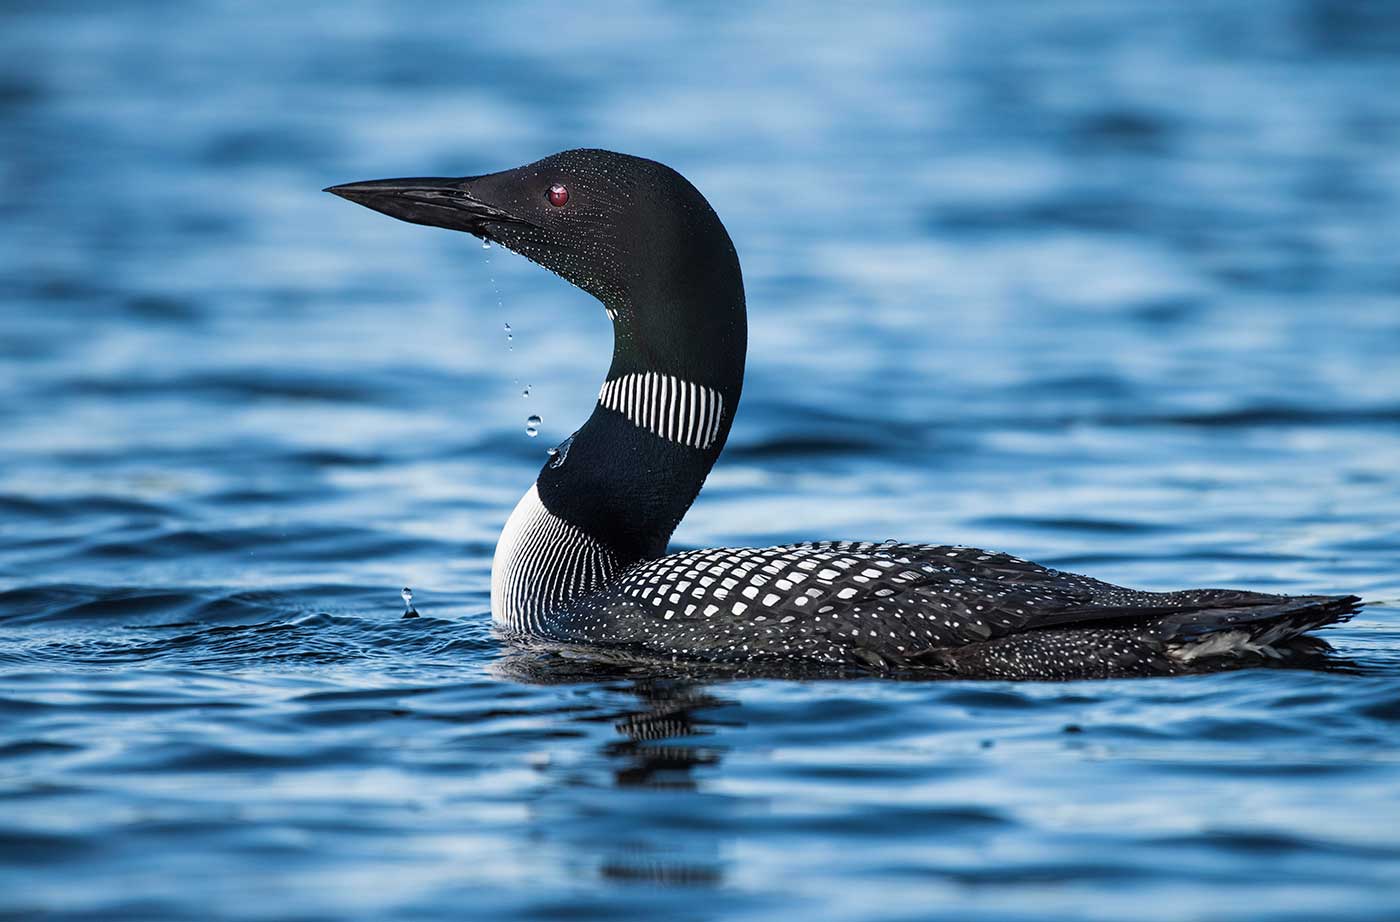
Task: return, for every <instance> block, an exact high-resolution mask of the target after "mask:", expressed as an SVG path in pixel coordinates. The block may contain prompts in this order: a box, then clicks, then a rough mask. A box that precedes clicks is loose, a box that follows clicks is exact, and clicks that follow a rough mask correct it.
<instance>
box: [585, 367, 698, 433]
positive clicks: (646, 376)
mask: <svg viewBox="0 0 1400 922" xmlns="http://www.w3.org/2000/svg"><path fill="white" fill-rule="evenodd" d="M598 402H599V403H600V404H602V405H603V406H605V407H607V408H608V409H610V410H616V411H617V412H619V413H621V414H622V415H623V416H626V417H627V418H628V419H629V420H631V421H632V423H633V424H634V425H637V426H640V427H642V428H643V429H645V430H647V431H648V432H650V433H652V434H653V435H658V436H660V437H661V438H663V439H666V440H668V441H671V442H676V443H678V444H681V445H689V446H690V447H691V448H699V449H706V448H709V447H710V446H711V445H713V444H714V443H715V440H716V439H718V438H719V431H720V424H721V423H722V422H723V420H724V396H723V395H722V394H720V392H719V391H717V390H715V389H714V388H712V387H705V386H704V385H702V384H695V383H693V382H691V381H685V380H682V379H681V378H677V377H676V376H675V375H663V374H659V373H657V372H654V371H647V372H640V373H636V374H630V375H623V376H622V377H620V378H614V379H612V380H611V381H605V382H603V389H602V390H601V391H599V392H598Z"/></svg>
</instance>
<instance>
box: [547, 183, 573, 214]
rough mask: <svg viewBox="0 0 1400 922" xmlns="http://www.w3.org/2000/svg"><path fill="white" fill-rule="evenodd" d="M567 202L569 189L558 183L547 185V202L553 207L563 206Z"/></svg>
mask: <svg viewBox="0 0 1400 922" xmlns="http://www.w3.org/2000/svg"><path fill="white" fill-rule="evenodd" d="M568 202H569V190H568V189H565V188H564V187H563V186H562V185H560V184H559V183H555V184H554V185H552V186H550V187H549V204H551V205H553V206H554V207H555V208H563V207H564V206H565V205H566V204H568Z"/></svg>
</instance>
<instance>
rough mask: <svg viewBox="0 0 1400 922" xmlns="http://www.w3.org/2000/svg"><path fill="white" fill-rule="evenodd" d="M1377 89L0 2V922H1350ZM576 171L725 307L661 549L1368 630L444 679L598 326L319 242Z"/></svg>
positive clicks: (399, 260) (1398, 14)
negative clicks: (431, 196)
mask: <svg viewBox="0 0 1400 922" xmlns="http://www.w3.org/2000/svg"><path fill="white" fill-rule="evenodd" d="M1397 86H1400V6H1397V5H1396V4H1393V3H1386V2H1380V0H1376V2H1344V0H1278V2H1255V0H1249V2H1245V0H1239V2H1233V3H1231V2H1225V3H1221V2H1180V3H1157V2H1146V0H1144V2H1128V3H1120V2H1097V0H1059V2H1055V3H1042V2H1037V0H1025V2H1011V0H1006V2H997V3H985V2H974V0H967V2H945V3H936V4H928V3H916V2H912V0H910V2H904V3H890V4H877V5H869V6H868V5H860V4H843V5H830V6H815V5H807V4H789V3H781V2H773V3H761V4H756V5H746V6H744V7H743V8H738V7H736V8H733V9H727V10H723V11H722V10H721V9H720V8H717V7H715V6H713V5H710V4H698V3H697V4H679V3H662V2H646V0H637V2H623V3H616V4H606V5H592V6H590V5H585V4H577V3H563V2H526V3H513V4H481V5H478V4H437V3H426V2H402V0H395V2H388V0H384V2H368V0H365V2H328V0H327V2H295V3H288V2H278V3H272V2H249V0H237V2H234V0H224V2H220V0H191V2H173V0H146V2H138V0H132V2H125V3H110V2H105V3H97V2H83V0H52V2H45V3H13V2H11V3H3V4H0V139H2V140H0V217H2V218H3V222H0V433H3V439H0V918H5V919H10V918H14V919H31V918H34V919H46V920H76V919H94V920H96V919H101V920H112V919H133V920H164V919H230V920H235V919H236V920H308V922H309V920H339V919H351V920H369V919H395V920H437V919H473V920H498V919H500V920H503V919H539V920H573V919H590V920H624V919H647V920H662V919H664V920H695V922H700V920H754V922H757V920H771V919H792V918H800V919H803V920H804V922H835V920H875V919H880V920H930V919H948V920H960V922H962V920H993V919H995V920H1013V919H1014V920H1036V922H1042V920H1071V919H1075V920H1077V919H1094V920H1100V919H1101V920H1118V919H1125V918H1131V919H1135V920H1146V922H1152V920H1188V919H1190V920H1196V919H1202V920H1204V919H1210V920H1217V919H1230V920H1250V922H1258V920H1283V919H1286V920H1305V919H1320V918H1325V919H1328V920H1334V922H1335V920H1367V922H1374V920H1379V919H1396V918H1400V741H1398V740H1397V734H1398V733H1400V257H1398V256H1397V254H1400V157H1397V153H1396V152H1397V150H1400V92H1397V91H1396V87H1397ZM578 146H601V147H608V148H614V149H619V150H623V151H628V152H632V153H638V154H643V155H647V156H651V157H655V158H658V159H661V160H664V161H666V162H668V163H671V164H672V165H674V166H676V167H677V168H678V169H680V170H681V171H682V172H684V173H685V174H686V175H687V176H689V177H690V178H691V179H692V180H693V181H694V182H695V183H696V184H697V185H698V186H699V187H700V188H701V189H702V190H703V191H704V192H705V194H706V195H707V196H708V197H709V199H710V201H711V202H712V203H713V204H714V206H715V207H716V209H717V210H718V212H719V213H720V215H721V216H722V217H723V218H724V220H725V221H726V223H727V225H728V227H729V229H730V232H731V234H732V235H733V237H734V240H735V242H736V245H737V246H738V249H739V252H740V255H741V258H742V261H743V265H744V270H745V275H746V280H747V283H748V291H749V303H750V322H751V351H750V356H749V369H750V372H749V379H748V384H747V389H746V391H745V395H744V401H743V405H742V407H741V410H740V413H739V417H738V422H737V425H736V428H735V430H734V434H733V436H732V437H731V439H730V444H729V448H728V450H727V451H726V453H725V455H724V458H723V459H722V461H721V463H720V465H719V466H718V467H717V468H716V470H715V472H714V473H713V475H712V476H711V478H710V481H709V483H708V485H707V487H706V489H705V491H704V493H703V494H702V496H701V499H700V501H699V503H698V504H697V505H696V507H695V508H694V510H693V511H692V513H691V514H690V515H689V517H688V518H687V519H686V520H685V522H684V523H683V524H682V526H681V528H680V530H679V532H678V533H677V535H676V541H675V545H676V546H677V547H698V546H704V545H712V544H721V543H740V544H764V543H771V542H779V541H790V540H799V539H807V538H819V537H820V538H865V539H884V538H889V537H898V538H902V539H909V540H928V541H940V542H960V543H969V544H976V545H980V546H985V547H992V548H996V549H1000V550H1005V551H1010V552H1014V553H1016V554H1020V555H1023V556H1027V557H1030V558H1032V559H1036V560H1039V561H1041V562H1043V563H1046V564H1050V565H1054V566H1059V567H1065V568H1072V569H1076V570H1081V571H1086V572H1090V573H1092V574H1094V575H1096V576H1099V577H1102V578H1105V579H1109V580H1113V581H1118V582H1122V583H1127V584H1129V585H1135V586H1140V587H1143V588H1149V589H1169V588H1181V587H1187V586H1203V585H1205V586H1242V587H1250V588H1255V589H1261V590H1268V591H1276V592H1354V593H1357V594H1360V595H1363V596H1365V597H1366V598H1367V599H1370V600H1373V601H1374V602H1376V603H1377V604H1375V605H1373V606H1372V607H1369V608H1367V609H1366V610H1365V611H1364V612H1363V613H1362V614H1360V615H1359V616H1358V617H1357V618H1356V619H1355V620H1354V621H1352V622H1351V623H1350V624H1348V625H1346V626H1343V627H1341V628H1338V629H1335V630H1332V631H1331V632H1329V634H1328V636H1329V638H1330V639H1331V641H1332V643H1333V644H1334V645H1335V647H1336V649H1337V654H1336V658H1335V663H1334V665H1333V668H1331V669H1328V670H1304V671H1295V670H1279V669H1269V670H1249V671H1243V672H1235V673H1229V674H1220V675H1214V676H1202V677H1194V678H1181V679H1162V680H1146V681H1113V682H1073V683H1061V684H1054V683H1024V684H1012V683H1001V682H937V683H912V682H893V681H881V680H875V679H870V680H861V681H845V682H834V681H833V682H786V681H729V682H720V681H713V682H712V681H700V680H696V679H693V678H691V679H687V678H684V677H677V676H667V675H664V674H656V673H648V672H646V671H644V670H642V671H633V672H613V673H609V672H603V671H600V670H598V669H597V668H596V667H590V666H589V665H588V664H587V663H583V662H575V661H571V660H565V659H551V658H545V657H540V656H537V655H532V654H529V653H525V652H520V651H511V650H509V649H506V648H503V647H502V646H501V645H500V644H499V643H498V642H497V641H496V640H495V639H493V637H492V635H491V632H490V629H489V625H488V617H489V616H488V576H489V569H490V557H491V553H492V549H493V547H494V544H495V539H496V535H497V533H498V531H499V529H500V526H501V524H502V522H503V520H504V518H505V516H506V514H507V512H508V511H509V509H510V508H511V506H512V505H513V504H514V502H515V500H516V499H517V498H518V497H519V496H520V494H521V493H522V492H524V490H525V489H526V487H527V486H528V485H529V483H530V481H531V479H532V478H533V476H534V472H535V470H536V469H537V467H538V466H539V465H540V464H541V463H542V461H543V460H544V452H545V449H546V448H547V447H549V446H551V445H554V444H556V443H557V442H558V441H559V440H561V439H562V438H564V437H565V436H567V435H568V434H569V433H570V432H571V431H572V430H573V428H574V427H575V426H576V425H577V424H578V423H579V422H580V421H581V420H582V419H583V418H584V417H585V416H586V415H587V413H588V412H589V411H590V408H591V405H592V403H593V400H594V395H595V394H596V387H597V384H598V382H599V381H600V380H601V377H602V374H603V371H604V369H605V367H606V365H607V361H608V355H609V350H610V343H609V336H610V329H609V325H608V322H607V320H606V318H605V316H604V314H603V312H602V311H601V310H599V309H598V307H597V305H596V304H594V303H593V302H591V301H590V300H589V299H588V298H587V297H586V296H584V295H582V294H581V293H579V292H578V291H575V290H573V289H570V288H569V287H568V286H567V285H565V284H564V283H562V282H560V281H559V280H557V279H555V278H553V277H552V276H550V275H549V274H547V273H546V272H544V271H543V270H540V269H538V268H536V267H534V266H532V265H530V264H528V263H526V262H525V261H524V260H522V259H520V258H518V257H515V256H513V255H511V254H509V253H506V252H503V251H501V250H500V249H498V248H493V249H489V250H483V249H482V248H481V246H480V244H479V243H478V242H477V241H475V240H473V239H471V238H468V237H465V236H462V235H457V234H451V233H447V232H444V231H430V230H428V229H425V228H419V227H411V226H408V225H405V224H401V223H398V222H394V221H391V220H388V219H386V218H383V217H381V216H378V215H375V214H372V213H370V212H369V211H366V210H364V209H360V208H355V207H353V206H351V205H349V204H347V203H346V202H343V201H340V200H338V199H335V198H333V197H331V196H327V195H323V194H322V193H321V192H320V191H319V190H320V189H321V188H322V187H323V186H326V185H329V184H331V183H337V182H345V181H351V180H360V179H371V178H379V177H386V176H401V175H434V174H446V175H462V174H469V173H479V172H486V171H490V170H494V169H499V168H504V167H508V166H513V165H516V164H519V163H523V162H527V161H529V160H533V159H536V158H538V157H540V156H543V155H545V154H548V153H551V152H553V151H555V150H558V149H562V148H568V147H578ZM507 323H509V324H510V326H511V327H512V331H513V339H511V340H510V341H509V342H508V341H507V337H506V333H505V329H504V327H505V324H507ZM527 387H528V388H529V395H528V396H523V391H525V389H526V388H527ZM531 414H539V415H540V416H541V417H542V419H543V424H542V427H541V433H540V435H539V437H538V438H530V437H528V436H527V435H526V433H525V421H526V417H527V416H529V415H531ZM405 585H408V586H412V587H413V589H414V591H415V593H416V598H415V602H416V604H417V607H418V610H419V611H420V612H421V613H422V615H423V617H421V618H419V619H416V620H401V619H400V614H401V612H402V608H403V606H402V604H401V602H400V600H399V590H400V589H401V588H402V587H403V586H405Z"/></svg>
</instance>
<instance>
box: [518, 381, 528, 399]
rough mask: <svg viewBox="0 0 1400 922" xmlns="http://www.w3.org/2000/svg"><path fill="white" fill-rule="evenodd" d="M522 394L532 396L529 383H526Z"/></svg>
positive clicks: (522, 395)
mask: <svg viewBox="0 0 1400 922" xmlns="http://www.w3.org/2000/svg"><path fill="white" fill-rule="evenodd" d="M520 396H521V397H529V396H530V385H528V384H527V385H525V390H523V391H521V392H520Z"/></svg>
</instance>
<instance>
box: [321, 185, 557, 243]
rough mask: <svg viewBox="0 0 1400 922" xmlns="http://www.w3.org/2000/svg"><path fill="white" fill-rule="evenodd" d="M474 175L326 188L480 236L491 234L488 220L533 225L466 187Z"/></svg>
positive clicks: (413, 219)
mask: <svg viewBox="0 0 1400 922" xmlns="http://www.w3.org/2000/svg"><path fill="white" fill-rule="evenodd" d="M471 179H472V177H467V178H460V177H459V178H457V179H443V178H437V177H422V178H412V179H376V180H371V181H369V182H351V183H345V184H344V185H340V186H330V187H328V188H327V189H325V190H324V191H326V192H330V193H331V194H333V195H338V196H340V197H341V198H343V199H348V200H349V201H352V202H355V203H356V204H358V205H364V206H365V207H366V208H371V209H373V210H375V211H377V212H379V213H380V214H386V215H388V216H389V217H391V218H398V219H399V220H400V221H408V222H409V223H410V224H424V225H427V226H428V227H445V228H448V229H449V230H459V231H466V232H467V233H469V234H476V235H477V236H488V234H487V232H486V225H488V224H514V225H517V226H522V227H533V226H534V225H533V224H532V223H531V222H529V221H526V220H525V219H524V218H520V217H517V216H515V215H513V214H510V213H509V212H507V211H502V210H501V209H499V208H497V207H495V206H494V205H488V204H487V203H486V202H483V201H481V200H480V199H477V198H474V197H473V196H472V195H471V193H469V192H467V191H466V189H465V188H464V186H467V185H469V184H470V182H471Z"/></svg>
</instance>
